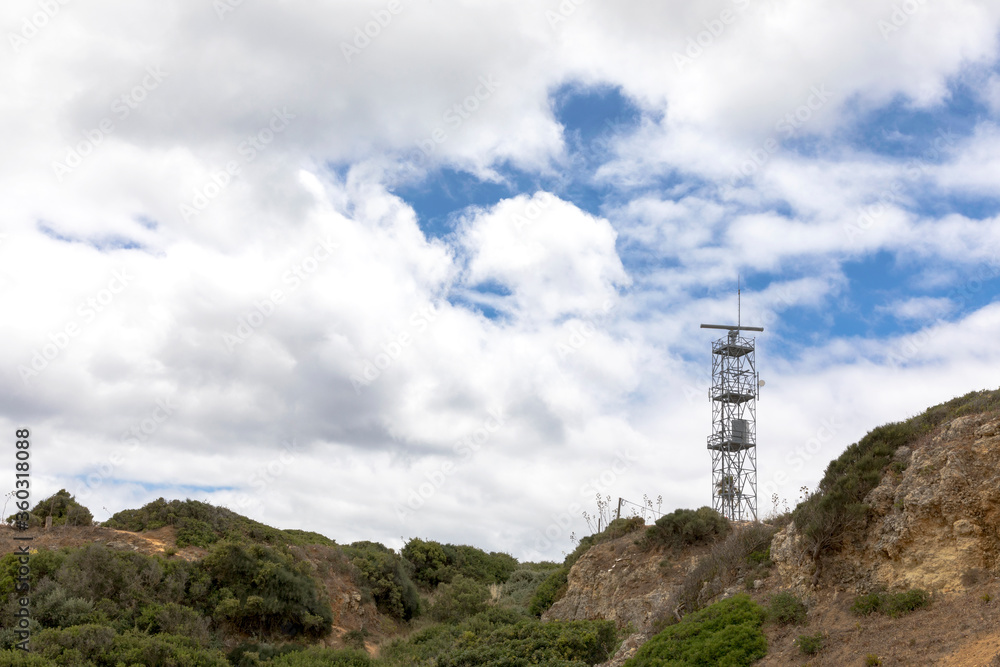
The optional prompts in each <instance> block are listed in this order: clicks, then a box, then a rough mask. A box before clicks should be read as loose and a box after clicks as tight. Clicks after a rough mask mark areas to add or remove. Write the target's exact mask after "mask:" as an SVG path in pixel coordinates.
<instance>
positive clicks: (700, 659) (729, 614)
mask: <svg viewBox="0 0 1000 667" xmlns="http://www.w3.org/2000/svg"><path fill="white" fill-rule="evenodd" d="M765 616H766V612H765V611H764V610H763V609H762V608H761V607H760V606H759V605H757V604H756V603H755V602H754V601H753V600H751V599H750V597H749V596H748V595H745V594H740V595H736V596H734V597H731V598H729V599H726V600H722V601H720V602H716V603H715V604H713V605H710V606H708V607H706V608H705V609H702V610H701V611H697V612H694V613H692V614H688V615H687V616H685V617H684V618H683V619H681V621H680V622H679V623H677V624H676V625H671V626H669V627H667V628H666V629H665V630H663V631H662V632H660V633H659V634H657V635H656V636H654V637H653V638H652V639H650V640H649V641H648V642H646V643H645V644H644V645H643V646H642V647H640V648H639V650H638V652H637V653H636V654H635V656H634V657H632V658H631V659H629V660H628V661H627V662H626V663H625V667H667V666H669V667H688V666H691V667H695V666H698V667H702V666H707V665H720V666H725V667H744V666H745V665H750V664H751V663H753V662H754V661H755V660H759V659H760V658H763V657H764V656H765V655H767V638H766V637H765V636H764V633H763V632H762V631H761V625H762V624H763V623H764V618H765Z"/></svg>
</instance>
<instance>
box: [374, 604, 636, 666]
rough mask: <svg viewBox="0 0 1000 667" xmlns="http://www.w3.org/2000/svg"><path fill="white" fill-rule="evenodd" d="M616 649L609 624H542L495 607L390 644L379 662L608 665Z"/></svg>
mask: <svg viewBox="0 0 1000 667" xmlns="http://www.w3.org/2000/svg"><path fill="white" fill-rule="evenodd" d="M616 645H617V637H616V633H615V626H614V623H612V622H610V621H569V622H559V621H553V622H550V623H540V622H539V621H537V620H535V619H533V618H530V617H526V616H524V615H523V614H521V613H519V612H517V611H516V610H512V609H502V608H496V607H494V608H491V609H489V610H487V611H485V612H483V613H481V614H478V615H476V616H474V617H472V618H469V619H466V620H465V621H463V622H462V623H459V624H457V625H435V626H432V627H430V628H427V629H425V630H421V631H419V632H416V633H414V634H413V635H411V636H410V637H408V638H407V639H405V640H397V641H394V642H391V643H389V644H388V645H386V646H384V647H383V648H382V650H381V651H380V653H379V657H380V660H381V661H382V662H384V663H385V664H386V665H391V666H393V667H395V666H397V665H398V666H400V667H404V666H405V667H411V666H412V665H430V664H433V665H437V666H438V667H459V666H462V667H465V666H471V665H481V666H483V667H514V666H520V665H548V666H550V667H585V666H587V665H593V664H597V663H600V662H604V661H605V660H607V659H608V658H609V657H610V656H611V655H612V654H613V653H614V650H615V648H616Z"/></svg>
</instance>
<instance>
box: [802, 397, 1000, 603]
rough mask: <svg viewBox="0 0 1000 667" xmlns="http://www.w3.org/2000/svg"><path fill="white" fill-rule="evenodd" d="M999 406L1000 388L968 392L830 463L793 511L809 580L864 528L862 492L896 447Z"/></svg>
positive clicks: (874, 434) (881, 430) (877, 433)
mask: <svg viewBox="0 0 1000 667" xmlns="http://www.w3.org/2000/svg"><path fill="white" fill-rule="evenodd" d="M997 409H1000V390H994V391H974V392H970V393H968V394H966V395H964V396H960V397H958V398H954V399H952V400H950V401H947V402H946V403H942V404H940V405H936V406H934V407H932V408H928V409H927V410H925V411H924V412H923V413H921V414H919V415H917V416H915V417H912V418H910V419H907V420H906V421H901V422H892V423H889V424H885V425H883V426H879V427H878V428H876V429H873V430H872V431H871V432H869V433H868V434H867V435H865V436H864V437H863V438H862V439H861V440H859V441H858V442H856V443H854V444H852V445H851V446H850V447H848V448H847V449H846V450H845V451H844V453H843V454H841V455H840V456H839V457H838V458H836V459H834V460H833V461H831V462H830V464H829V465H828V466H827V469H826V472H825V474H824V475H823V479H822V480H821V481H820V483H819V487H818V489H817V491H816V492H815V493H813V494H812V495H810V496H809V497H808V498H806V499H805V500H804V501H803V502H802V503H800V504H799V505H798V507H796V508H795V510H794V512H793V513H792V519H793V520H794V521H795V526H796V528H797V529H798V531H799V532H800V533H801V534H802V535H803V536H804V537H805V539H806V541H807V544H808V546H809V549H810V554H811V556H812V559H813V562H814V564H815V570H814V574H813V583H814V584H816V583H818V582H819V578H820V574H821V571H822V565H823V557H824V555H827V554H829V553H831V552H833V551H835V550H837V549H838V548H840V547H841V546H842V545H843V544H844V542H845V540H847V539H850V537H851V536H852V535H854V534H855V533H857V532H858V531H860V530H861V529H862V528H863V527H864V525H865V522H866V520H867V518H868V511H869V508H868V506H867V505H865V503H864V499H865V496H867V495H868V493H869V492H870V491H871V490H872V489H874V488H875V487H876V486H878V484H879V482H880V481H881V479H882V476H883V474H885V471H886V469H887V468H888V467H889V466H890V464H892V463H893V457H894V455H895V453H896V451H897V450H898V449H899V448H900V447H902V446H904V445H910V444H912V443H914V442H915V441H916V440H917V439H918V438H920V437H921V436H923V435H926V434H927V433H929V432H930V431H932V430H933V429H935V428H936V427H938V426H940V425H941V424H942V423H944V422H946V421H949V420H951V419H955V418H956V417H961V416H964V415H970V414H979V413H982V412H990V411H994V410H997ZM896 463H897V464H899V465H900V466H901V465H902V464H901V463H899V462H896Z"/></svg>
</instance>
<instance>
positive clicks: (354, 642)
mask: <svg viewBox="0 0 1000 667" xmlns="http://www.w3.org/2000/svg"><path fill="white" fill-rule="evenodd" d="M370 634H371V633H370V632H368V631H367V630H365V629H364V628H361V629H360V630H349V631H348V632H345V633H344V636H343V638H342V639H343V640H344V643H345V644H347V645H348V646H350V647H351V648H356V649H359V650H360V649H364V647H365V640H366V639H368V635H370Z"/></svg>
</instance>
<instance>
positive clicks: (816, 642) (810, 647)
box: [798, 632, 825, 655]
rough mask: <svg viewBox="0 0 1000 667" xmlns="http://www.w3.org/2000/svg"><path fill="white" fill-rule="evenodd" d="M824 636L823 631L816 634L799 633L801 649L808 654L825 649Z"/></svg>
mask: <svg viewBox="0 0 1000 667" xmlns="http://www.w3.org/2000/svg"><path fill="white" fill-rule="evenodd" d="M824 641H825V640H824V638H823V633H822V632H817V633H816V634H814V635H799V639H798V644H799V650H800V651H802V652H803V653H805V654H806V655H815V654H817V653H819V652H820V651H822V650H823V644H824Z"/></svg>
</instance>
